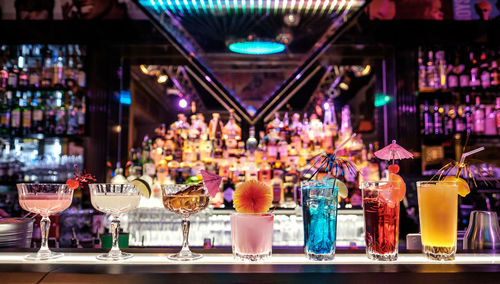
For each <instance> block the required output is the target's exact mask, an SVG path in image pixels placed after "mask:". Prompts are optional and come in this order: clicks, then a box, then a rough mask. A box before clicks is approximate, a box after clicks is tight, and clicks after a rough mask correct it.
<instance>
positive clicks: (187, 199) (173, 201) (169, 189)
mask: <svg viewBox="0 0 500 284" xmlns="http://www.w3.org/2000/svg"><path fill="white" fill-rule="evenodd" d="M190 188H193V185H189V184H165V185H162V186H161V189H162V195H163V206H165V208H166V209H167V210H168V211H171V212H173V213H176V214H179V215H181V216H182V248H181V250H180V251H179V252H178V253H176V254H172V255H169V256H168V258H169V259H171V260H178V261H189V260H195V259H199V258H201V257H202V256H203V255H201V254H196V253H193V252H191V250H190V249H189V225H190V221H189V216H191V214H195V213H198V212H200V211H201V210H203V209H205V208H207V206H208V203H209V201H210V195H209V194H208V191H207V190H206V189H204V188H202V189H203V190H202V191H196V192H191V191H190V190H189V189H190Z"/></svg>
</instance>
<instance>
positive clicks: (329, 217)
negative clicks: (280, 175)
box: [301, 179, 338, 260]
mask: <svg viewBox="0 0 500 284" xmlns="http://www.w3.org/2000/svg"><path fill="white" fill-rule="evenodd" d="M333 184H334V179H328V180H322V181H304V182H302V184H301V191H302V211H303V217H304V251H305V254H306V256H307V258H309V259H312V260H332V259H333V257H334V254H335V239H336V231H337V204H338V188H336V187H334V186H333Z"/></svg>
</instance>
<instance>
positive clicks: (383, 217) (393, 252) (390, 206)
mask: <svg viewBox="0 0 500 284" xmlns="http://www.w3.org/2000/svg"><path fill="white" fill-rule="evenodd" d="M399 186H400V185H399V182H393V181H367V182H363V183H361V191H362V195H363V214H364V217H365V218H364V219H365V242H366V256H367V257H368V258H369V259H374V260H397V259H398V240H399V200H397V201H395V200H393V198H392V191H393V189H394V188H395V187H399Z"/></svg>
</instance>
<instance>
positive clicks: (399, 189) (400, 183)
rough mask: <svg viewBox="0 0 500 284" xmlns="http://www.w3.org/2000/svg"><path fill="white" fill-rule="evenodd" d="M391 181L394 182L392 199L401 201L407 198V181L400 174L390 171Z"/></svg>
mask: <svg viewBox="0 0 500 284" xmlns="http://www.w3.org/2000/svg"><path fill="white" fill-rule="evenodd" d="M389 181H392V182H393V188H392V190H391V200H392V201H394V202H400V201H402V200H403V199H404V198H405V194H406V183H405V181H404V180H403V178H402V177H401V176H400V175H397V174H393V173H389Z"/></svg>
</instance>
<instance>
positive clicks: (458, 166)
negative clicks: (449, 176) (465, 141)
mask: <svg viewBox="0 0 500 284" xmlns="http://www.w3.org/2000/svg"><path fill="white" fill-rule="evenodd" d="M483 150H484V147H479V148H477V149H475V150H472V151H469V152H465V153H463V154H462V157H460V162H459V163H458V164H457V174H456V176H455V177H459V176H460V173H461V171H462V168H463V166H464V162H465V158H467V157H468V156H470V155H473V154H476V153H478V152H481V151H483Z"/></svg>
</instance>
